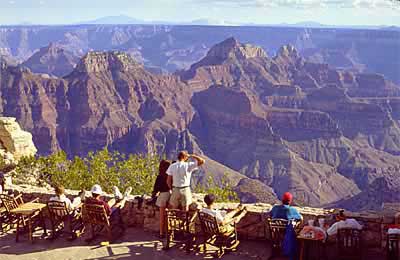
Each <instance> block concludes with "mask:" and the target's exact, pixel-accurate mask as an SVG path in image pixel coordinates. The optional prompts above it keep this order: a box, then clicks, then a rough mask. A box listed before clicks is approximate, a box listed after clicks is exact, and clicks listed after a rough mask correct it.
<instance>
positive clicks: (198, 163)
mask: <svg viewBox="0 0 400 260" xmlns="http://www.w3.org/2000/svg"><path fill="white" fill-rule="evenodd" d="M189 157H192V158H194V159H195V160H196V161H197V165H198V166H200V165H203V164H204V163H205V160H204V159H203V158H201V157H200V156H197V155H195V154H191V155H190V156H189Z"/></svg>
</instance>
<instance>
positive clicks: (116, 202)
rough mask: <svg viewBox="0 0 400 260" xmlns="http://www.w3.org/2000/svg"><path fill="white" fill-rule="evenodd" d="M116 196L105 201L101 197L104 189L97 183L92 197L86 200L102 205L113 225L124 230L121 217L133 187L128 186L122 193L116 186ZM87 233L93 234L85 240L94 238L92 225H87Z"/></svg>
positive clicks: (88, 202) (87, 202) (93, 188)
mask: <svg viewBox="0 0 400 260" xmlns="http://www.w3.org/2000/svg"><path fill="white" fill-rule="evenodd" d="M113 191H114V198H113V199H111V200H109V201H108V202H105V201H104V200H102V199H101V195H102V194H103V189H102V188H101V186H100V185H98V184H95V185H93V187H92V189H91V193H92V197H89V198H87V199H86V200H85V203H86V204H94V205H102V206H103V207H104V209H105V211H106V214H107V215H108V216H110V224H111V226H115V225H117V226H119V227H120V228H121V229H122V231H123V225H122V218H121V209H122V208H123V207H124V206H125V202H126V200H127V198H128V196H129V194H130V193H131V191H132V188H131V187H128V188H127V189H126V191H125V193H124V194H123V195H122V194H121V192H120V191H119V189H118V188H117V187H116V186H114V187H113ZM86 230H87V232H85V233H87V234H89V233H90V234H91V235H90V236H89V237H87V238H86V239H85V240H86V241H90V240H92V239H93V236H94V233H93V230H92V225H87V226H86Z"/></svg>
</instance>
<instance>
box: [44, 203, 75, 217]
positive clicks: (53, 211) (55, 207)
mask: <svg viewBox="0 0 400 260" xmlns="http://www.w3.org/2000/svg"><path fill="white" fill-rule="evenodd" d="M47 208H48V210H49V213H50V217H51V218H52V219H54V220H58V219H63V218H64V217H66V216H68V215H69V214H70V212H69V210H68V209H67V204H66V203H65V202H64V201H48V202H47Z"/></svg>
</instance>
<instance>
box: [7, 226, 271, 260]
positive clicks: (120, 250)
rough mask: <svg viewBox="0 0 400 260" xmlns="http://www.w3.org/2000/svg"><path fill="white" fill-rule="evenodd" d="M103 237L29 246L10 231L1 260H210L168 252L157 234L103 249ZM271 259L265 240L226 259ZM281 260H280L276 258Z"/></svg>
mask: <svg viewBox="0 0 400 260" xmlns="http://www.w3.org/2000/svg"><path fill="white" fill-rule="evenodd" d="M101 240H102V237H99V238H98V239H96V240H95V241H93V242H92V243H90V244H87V243H86V242H84V241H83V239H81V238H78V239H76V240H75V241H73V242H69V241H67V240H66V239H65V238H63V237H59V238H57V239H56V240H54V241H48V240H44V239H40V237H39V236H36V237H35V242H34V243H33V244H30V243H29V242H28V241H27V238H26V236H23V239H22V240H21V241H20V242H19V243H15V235H14V234H13V233H12V232H9V233H8V234H6V235H2V236H1V237H0V260H8V259H10V260H41V259H43V260H64V259H65V260H66V259H71V260H72V259H73V260H77V259H88V260H94V259H102V260H108V259H137V260H164V259H165V260H184V259H194V260H197V259H199V260H200V259H210V258H212V255H211V254H207V255H204V254H203V253H196V252H194V253H193V252H192V253H191V254H189V255H187V254H186V252H185V251H184V250H183V249H179V248H177V247H173V248H171V249H170V250H168V251H164V250H162V246H163V243H162V241H160V240H158V239H157V238H156V236H155V234H154V233H149V232H144V231H143V230H142V229H136V228H129V229H127V231H126V233H125V235H124V236H123V237H122V238H121V239H120V240H117V241H116V242H115V243H113V244H110V245H109V246H101V245H100V242H101ZM268 256H269V246H268V244H267V243H266V242H263V241H243V242H242V243H241V245H240V246H239V250H238V252H233V253H228V254H226V255H225V256H224V257H223V259H226V260H239V259H243V260H244V259H248V260H252V259H254V260H260V259H267V258H268ZM276 259H278V260H279V258H276Z"/></svg>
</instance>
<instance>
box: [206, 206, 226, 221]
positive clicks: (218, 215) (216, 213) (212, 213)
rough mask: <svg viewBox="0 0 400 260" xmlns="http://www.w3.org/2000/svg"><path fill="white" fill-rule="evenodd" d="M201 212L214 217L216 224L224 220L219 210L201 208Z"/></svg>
mask: <svg viewBox="0 0 400 260" xmlns="http://www.w3.org/2000/svg"><path fill="white" fill-rule="evenodd" d="M201 212H204V213H207V214H208V215H210V216H213V217H215V218H216V220H217V223H218V224H221V223H222V222H223V221H224V217H223V216H222V214H221V212H220V211H219V210H216V209H208V208H202V209H201Z"/></svg>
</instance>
